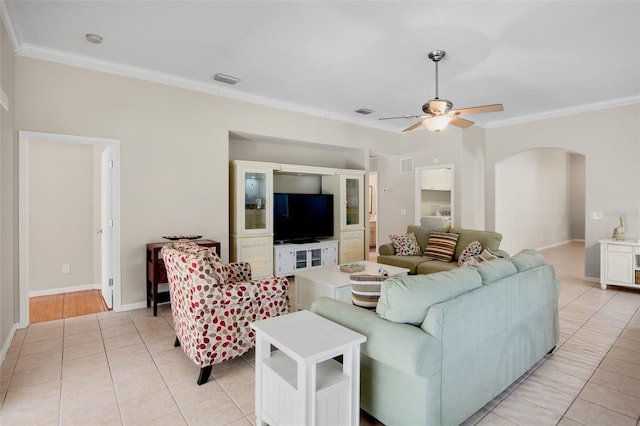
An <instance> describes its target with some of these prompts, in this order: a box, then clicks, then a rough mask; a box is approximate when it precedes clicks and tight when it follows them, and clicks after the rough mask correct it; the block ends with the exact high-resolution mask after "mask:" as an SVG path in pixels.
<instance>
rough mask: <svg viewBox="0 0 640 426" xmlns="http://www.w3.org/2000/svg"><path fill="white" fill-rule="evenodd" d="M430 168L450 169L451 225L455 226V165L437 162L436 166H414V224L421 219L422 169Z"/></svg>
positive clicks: (417, 223)
mask: <svg viewBox="0 0 640 426" xmlns="http://www.w3.org/2000/svg"><path fill="white" fill-rule="evenodd" d="M430 169H451V226H455V220H454V217H455V201H454V200H455V199H456V196H455V191H456V186H455V171H456V169H455V165H454V164H438V165H437V166H423V167H416V168H415V183H414V185H415V203H414V212H413V214H414V225H418V226H420V225H421V224H422V223H421V219H422V206H421V201H422V171H423V170H430Z"/></svg>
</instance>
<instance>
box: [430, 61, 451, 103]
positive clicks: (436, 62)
mask: <svg viewBox="0 0 640 426" xmlns="http://www.w3.org/2000/svg"><path fill="white" fill-rule="evenodd" d="M446 54H447V52H445V51H444V50H434V51H432V52H429V59H431V60H432V61H433V62H435V64H436V97H435V99H440V98H439V97H438V62H440V60H441V59H442V58H444V55H446Z"/></svg>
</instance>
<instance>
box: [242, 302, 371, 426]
mask: <svg viewBox="0 0 640 426" xmlns="http://www.w3.org/2000/svg"><path fill="white" fill-rule="evenodd" d="M251 328H253V329H254V330H255V331H256V367H255V370H256V406H255V410H256V420H257V424H258V425H263V424H265V423H268V424H269V425H271V426H282V425H296V426H299V425H318V426H320V425H338V424H339V425H353V426H355V425H358V424H359V421H360V344H362V343H364V342H365V341H366V340H367V338H366V336H363V335H362V334H359V333H356V332H355V331H352V330H349V329H348V328H345V327H343V326H341V325H339V324H336V323H334V322H331V321H329V320H327V319H325V318H323V317H321V316H319V315H316V314H314V313H312V312H310V311H298V312H294V313H291V314H287V315H281V316H279V317H275V318H269V319H266V320H262V321H256V322H254V323H252V324H251ZM272 346H274V347H275V349H277V350H273V351H272ZM339 355H342V358H343V361H342V365H341V364H340V363H338V362H337V361H335V360H334V359H333V358H335V357H337V356H339Z"/></svg>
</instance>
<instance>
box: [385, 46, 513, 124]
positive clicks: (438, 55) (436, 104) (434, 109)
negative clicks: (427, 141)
mask: <svg viewBox="0 0 640 426" xmlns="http://www.w3.org/2000/svg"><path fill="white" fill-rule="evenodd" d="M445 54H446V52H445V51H444V50H434V51H433V52H430V53H429V59H431V60H432V61H433V62H434V63H435V64H436V97H435V99H431V100H430V101H428V102H427V103H426V104H424V105H422V111H423V112H424V114H423V115H402V116H400V117H384V118H380V120H395V119H398V118H419V119H420V121H418V122H417V123H416V124H414V125H413V126H410V127H407V128H406V129H404V130H403V132H409V131H411V130H415V129H417V128H419V127H420V126H422V125H424V126H425V127H426V128H427V129H429V130H431V131H432V132H439V131H440V130H443V129H445V128H446V127H447V125H449V124H452V125H454V126H456V127H460V128H462V129H465V128H467V127H469V126H472V125H473V121H470V120H466V119H464V118H460V116H461V115H467V114H478V113H481V112H495V111H502V110H503V109H504V108H503V107H502V104H491V105H482V106H475V107H470V108H460V109H453V110H452V109H451V108H452V107H453V103H452V102H451V101H449V100H446V99H440V98H439V97H438V62H440V61H441V60H442V58H444V56H445Z"/></svg>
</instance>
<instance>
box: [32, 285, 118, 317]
mask: <svg viewBox="0 0 640 426" xmlns="http://www.w3.org/2000/svg"><path fill="white" fill-rule="evenodd" d="M108 310H109V308H107V305H106V303H105V302H104V299H103V298H102V294H101V293H100V290H82V291H74V292H72V293H61V294H51V295H48V296H34V297H30V298H29V323H30V324H35V323H38V322H45V321H53V320H57V319H63V318H72V317H79V316H82V315H89V314H97V313H98V312H106V311H108Z"/></svg>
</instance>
